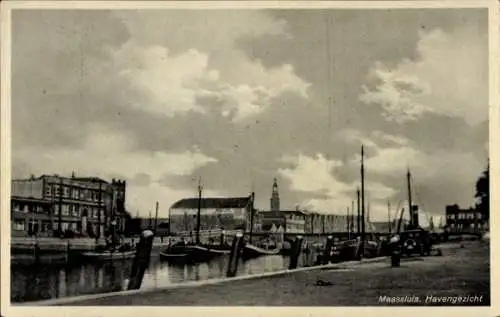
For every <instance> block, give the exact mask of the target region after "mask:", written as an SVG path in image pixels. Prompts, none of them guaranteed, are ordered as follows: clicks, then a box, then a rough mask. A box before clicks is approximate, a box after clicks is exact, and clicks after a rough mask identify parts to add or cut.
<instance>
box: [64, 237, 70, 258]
mask: <svg viewBox="0 0 500 317" xmlns="http://www.w3.org/2000/svg"><path fill="white" fill-rule="evenodd" d="M70 250H71V245H70V243H69V240H68V241H66V253H65V255H64V256H65V260H66V261H65V262H66V263H68V262H69V252H70Z"/></svg>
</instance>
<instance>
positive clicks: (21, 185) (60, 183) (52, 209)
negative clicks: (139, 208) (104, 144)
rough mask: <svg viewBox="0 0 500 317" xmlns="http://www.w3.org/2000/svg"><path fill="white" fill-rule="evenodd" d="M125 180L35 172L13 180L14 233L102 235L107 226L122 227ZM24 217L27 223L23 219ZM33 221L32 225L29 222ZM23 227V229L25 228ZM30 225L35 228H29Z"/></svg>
mask: <svg viewBox="0 0 500 317" xmlns="http://www.w3.org/2000/svg"><path fill="white" fill-rule="evenodd" d="M125 189H126V183H125V181H120V180H114V179H113V180H112V182H111V183H109V182H107V181H105V180H102V179H100V178H96V177H76V176H75V175H74V174H73V175H72V176H71V177H62V176H58V175H42V176H40V177H38V178H35V177H34V176H32V177H31V178H28V179H16V180H12V193H11V195H12V198H11V204H12V209H11V219H12V224H13V226H12V231H13V234H14V235H22V234H23V231H24V234H29V233H37V234H39V233H42V232H43V233H45V234H54V233H56V234H57V235H59V234H61V233H63V232H65V231H67V230H71V231H73V232H75V233H77V234H80V235H83V236H96V237H101V236H104V235H106V234H107V232H106V228H110V226H112V228H114V229H115V230H117V231H118V232H120V231H123V230H124V228H125V222H126V220H127V219H129V215H128V213H127V212H126V210H125ZM23 219H24V220H25V224H24V227H23V225H22V220H23ZM30 224H33V225H30ZM23 228H24V229H23ZM30 228H35V229H36V230H32V231H30V230H29V229H30Z"/></svg>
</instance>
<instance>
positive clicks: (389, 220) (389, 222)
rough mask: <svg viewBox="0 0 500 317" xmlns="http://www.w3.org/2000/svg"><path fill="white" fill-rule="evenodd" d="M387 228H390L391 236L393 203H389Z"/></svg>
mask: <svg viewBox="0 0 500 317" xmlns="http://www.w3.org/2000/svg"><path fill="white" fill-rule="evenodd" d="M387 226H388V227H389V234H391V231H392V230H391V227H392V226H391V202H390V201H388V202H387Z"/></svg>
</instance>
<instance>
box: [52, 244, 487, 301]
mask: <svg viewBox="0 0 500 317" xmlns="http://www.w3.org/2000/svg"><path fill="white" fill-rule="evenodd" d="M442 250H443V255H442V256H430V257H422V258H420V257H411V258H403V259H402V261H401V266H400V267H395V268H392V267H390V263H389V259H388V258H384V259H383V260H381V261H376V262H366V263H363V262H361V263H359V264H352V265H351V266H350V267H348V268H347V269H346V268H344V269H316V270H309V271H299V272H289V273H286V274H281V275H277V276H267V277H263V278H256V279H247V280H237V281H229V282H226V283H220V284H211V285H201V286H196V287H185V288H182V287H181V288H173V289H172V288H170V289H164V290H153V291H148V292H137V293H134V294H120V295H119V296H110V297H104V298H97V299H96V298H93V299H89V300H83V301H78V302H73V303H71V302H66V303H64V305H68V306H75V305H90V306H94V305H114V306H122V305H134V306H135V305H151V306H240V305H244V306H380V305H383V306H390V305H468V306H469V305H473V306H475V305H479V306H488V305H490V264H489V258H490V255H489V243H488V242H484V241H473V242H463V243H462V246H460V244H459V243H455V244H449V245H447V246H443V248H442ZM56 305H57V304H56Z"/></svg>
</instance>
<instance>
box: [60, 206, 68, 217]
mask: <svg viewBox="0 0 500 317" xmlns="http://www.w3.org/2000/svg"><path fill="white" fill-rule="evenodd" d="M62 214H63V216H69V205H62Z"/></svg>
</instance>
